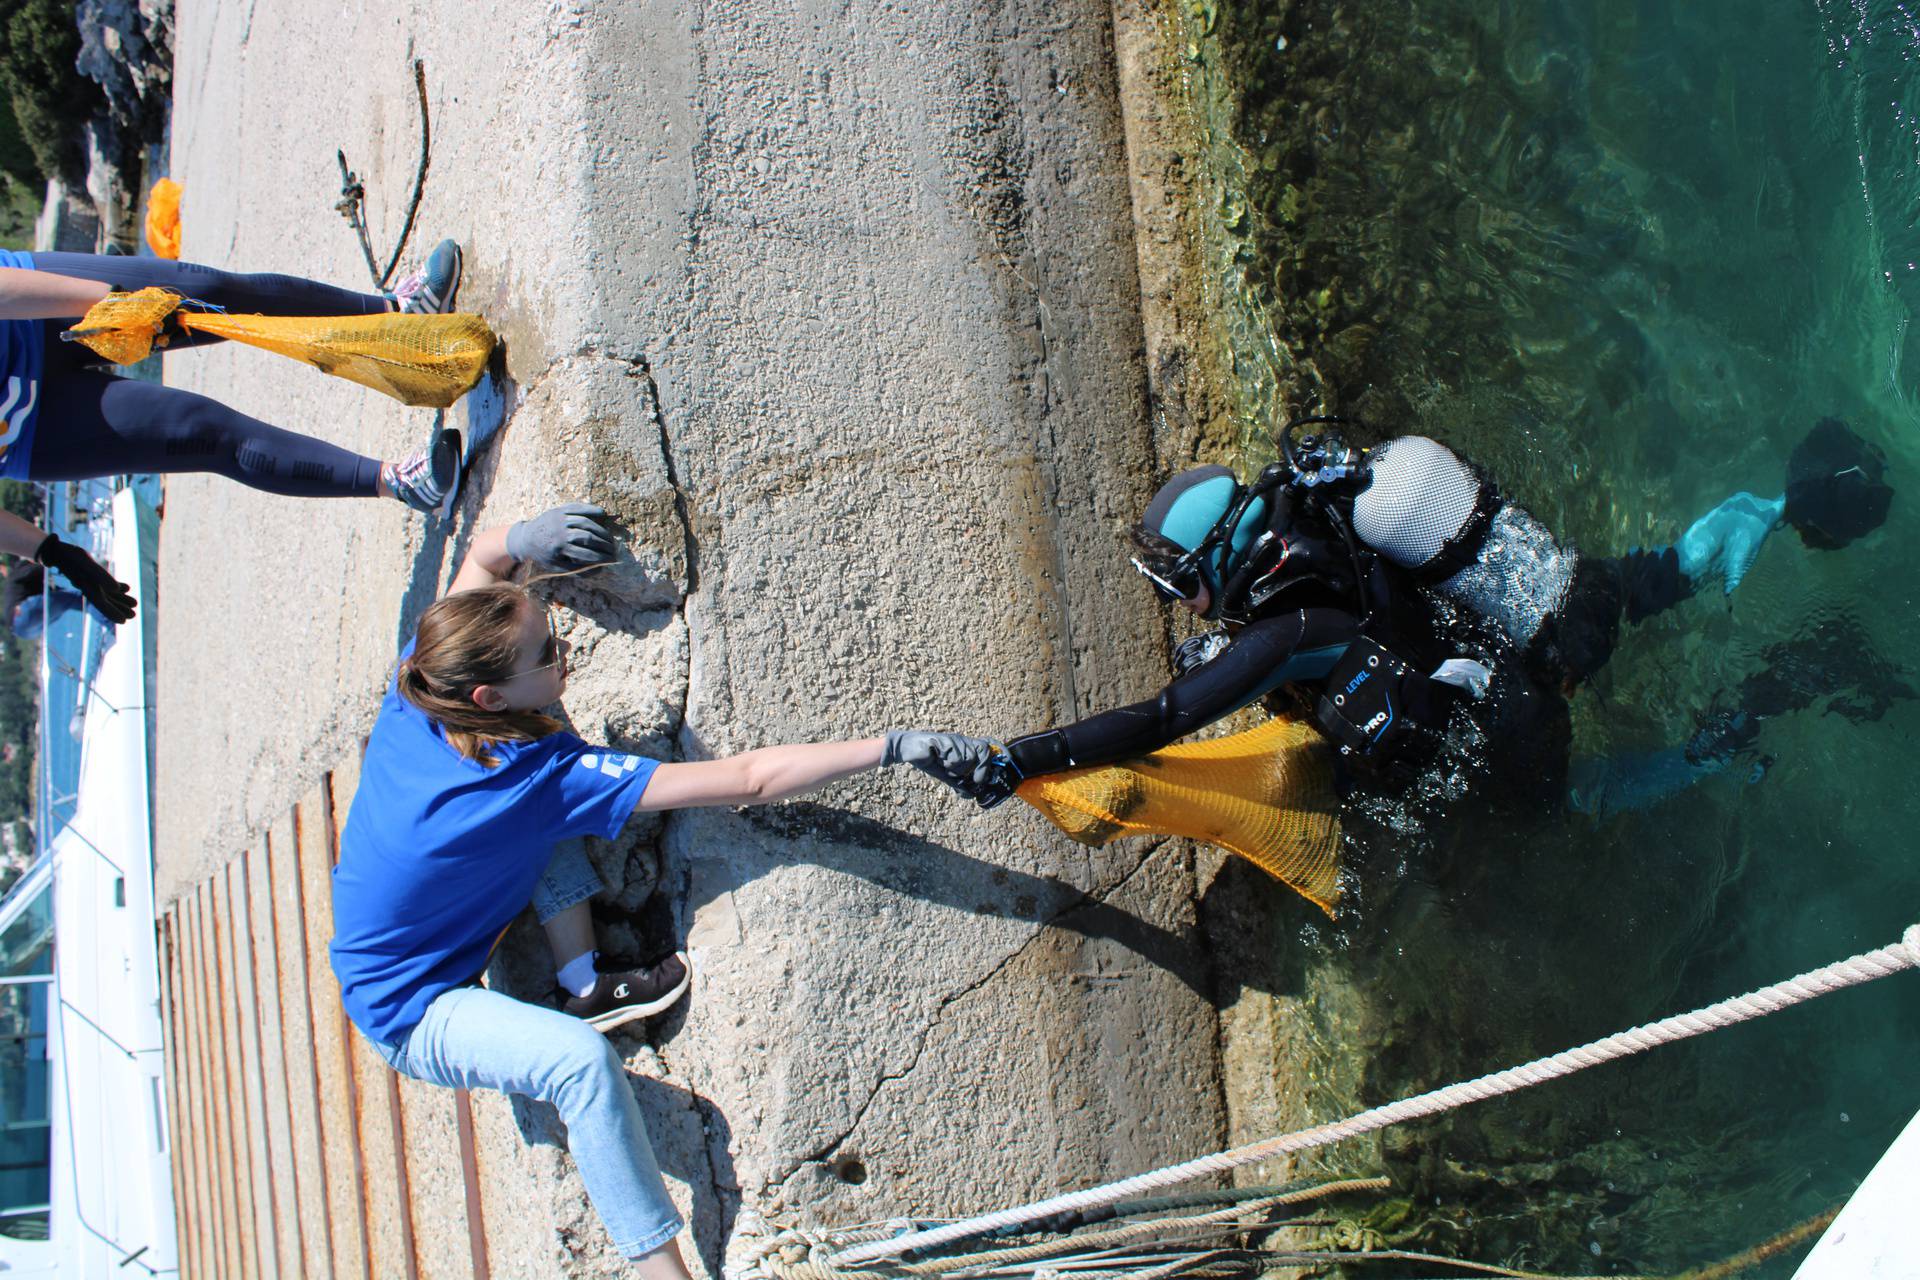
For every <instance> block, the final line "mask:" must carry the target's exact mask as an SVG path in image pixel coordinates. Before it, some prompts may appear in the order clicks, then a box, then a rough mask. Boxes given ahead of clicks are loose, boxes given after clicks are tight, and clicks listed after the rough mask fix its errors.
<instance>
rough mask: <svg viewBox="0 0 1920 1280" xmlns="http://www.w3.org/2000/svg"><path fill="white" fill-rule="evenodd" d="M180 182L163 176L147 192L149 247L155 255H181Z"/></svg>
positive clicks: (169, 256)
mask: <svg viewBox="0 0 1920 1280" xmlns="http://www.w3.org/2000/svg"><path fill="white" fill-rule="evenodd" d="M180 194H181V188H180V184H179V183H177V182H175V181H174V180H173V179H172V178H162V179H160V181H158V182H156V183H154V184H153V190H151V191H149V192H147V247H148V248H149V249H152V250H153V252H154V254H155V256H157V257H161V258H178V257H179V256H180Z"/></svg>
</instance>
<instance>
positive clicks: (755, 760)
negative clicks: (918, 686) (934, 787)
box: [635, 738, 887, 810]
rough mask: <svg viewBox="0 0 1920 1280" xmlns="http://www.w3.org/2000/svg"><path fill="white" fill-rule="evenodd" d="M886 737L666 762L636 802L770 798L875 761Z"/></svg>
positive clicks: (647, 805)
mask: <svg viewBox="0 0 1920 1280" xmlns="http://www.w3.org/2000/svg"><path fill="white" fill-rule="evenodd" d="M886 741H887V740H886V739H885V738H860V739H857V740H855V741H852V742H801V743H794V744H791V745H789V746H781V747H762V748H761V749H760V750H758V751H746V752H742V753H741V754H739V755H737V756H728V757H727V758H726V759H724V760H699V761H692V762H689V763H686V764H663V765H661V766H660V767H659V768H658V769H656V770H654V773H653V780H652V781H651V782H649V783H647V789H646V792H645V793H644V794H643V795H642V796H641V797H640V803H639V804H638V805H637V806H635V808H636V809H639V810H656V809H691V808H695V807H698V806H701V805H735V804H771V803H772V802H773V801H775V800H785V799H786V798H787V797H789V796H797V795H799V794H801V793H802V792H805V791H811V790H813V789H814V788H815V787H819V786H824V785H825V784H827V783H829V782H832V781H834V780H835V779H836V778H845V777H849V776H851V775H852V774H856V773H864V772H866V771H867V770H868V769H872V768H875V767H877V766H878V765H879V764H880V763H881V758H882V756H883V754H884V753H885V751H886Z"/></svg>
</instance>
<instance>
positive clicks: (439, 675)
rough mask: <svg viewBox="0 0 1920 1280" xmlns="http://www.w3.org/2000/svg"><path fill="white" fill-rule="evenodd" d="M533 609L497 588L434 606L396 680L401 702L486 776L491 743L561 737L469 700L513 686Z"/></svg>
mask: <svg viewBox="0 0 1920 1280" xmlns="http://www.w3.org/2000/svg"><path fill="white" fill-rule="evenodd" d="M538 607H539V605H538V604H537V603H536V602H535V601H534V599H533V597H532V596H530V595H529V594H528V593H527V590H526V588H525V587H522V586H519V585H517V584H515V583H511V582H496V583H493V584H490V585H488V586H484V587H475V588H473V589H472V590H469V591H462V592H459V593H457V594H455V595H450V596H447V597H445V598H443V599H440V600H436V601H434V603H433V604H431V605H430V606H428V608H427V611H426V612H425V613H423V614H422V615H421V616H420V626H419V628H418V630H417V631H416V632H415V633H414V646H413V655H412V656H411V657H409V658H408V659H407V660H406V661H405V662H402V663H401V664H400V671H399V674H398V675H397V677H396V679H395V684H396V686H397V688H398V689H399V693H400V696H401V697H402V698H404V699H406V700H407V703H408V704H409V705H411V706H412V707H414V708H415V709H416V710H418V711H419V712H420V713H421V714H422V715H424V716H426V717H427V718H428V719H429V720H432V721H433V722H434V723H435V724H437V725H439V726H440V728H441V730H442V731H443V732H444V733H445V734H446V735H447V742H448V743H449V744H450V745H451V746H452V747H453V749H454V750H455V751H458V752H459V753H460V754H461V755H463V756H465V757H466V758H467V759H469V760H475V761H478V762H479V763H481V764H483V765H485V766H487V767H488V768H489V769H491V768H493V767H494V766H495V765H497V764H499V763H500V761H499V758H498V757H497V756H495V755H493V754H492V752H491V751H489V750H488V748H489V747H490V746H492V745H493V744H494V743H496V742H531V741H533V740H534V739H536V738H544V737H546V736H547V735H548V734H551V733H557V732H559V730H560V722H559V721H557V720H555V719H554V718H553V717H552V716H544V715H541V714H540V713H539V712H537V711H488V710H487V709H486V708H485V707H482V706H481V705H480V704H479V703H477V702H475V701H474V700H473V691H474V690H475V689H477V688H479V687H480V686H481V685H483V684H502V683H504V682H506V681H508V680H511V679H512V678H513V674H514V671H513V669H514V666H515V665H516V664H517V663H518V662H519V660H520V658H519V653H518V651H517V646H518V643H519V634H520V627H521V624H522V623H523V621H524V620H525V618H526V616H527V611H528V610H529V609H536V608H538Z"/></svg>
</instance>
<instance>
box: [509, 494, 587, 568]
mask: <svg viewBox="0 0 1920 1280" xmlns="http://www.w3.org/2000/svg"><path fill="white" fill-rule="evenodd" d="M606 520H607V513H606V511H605V510H603V509H602V508H600V507H596V506H594V505H593V504H592V503H590V502H563V503H561V504H560V505H559V506H557V507H554V508H553V509H552V510H550V511H542V512H541V513H540V514H539V515H537V516H535V517H533V519H531V520H522V521H521V522H520V523H519V524H516V525H514V526H513V527H512V528H510V529H508V530H507V554H508V555H510V556H512V557H513V558H514V559H515V560H537V561H538V562H540V563H541V564H544V565H546V566H547V567H549V568H552V569H590V568H592V567H593V566H594V565H599V564H608V563H610V562H611V561H612V560H613V535H612V534H611V533H610V532H609V531H608V529H607V524H606Z"/></svg>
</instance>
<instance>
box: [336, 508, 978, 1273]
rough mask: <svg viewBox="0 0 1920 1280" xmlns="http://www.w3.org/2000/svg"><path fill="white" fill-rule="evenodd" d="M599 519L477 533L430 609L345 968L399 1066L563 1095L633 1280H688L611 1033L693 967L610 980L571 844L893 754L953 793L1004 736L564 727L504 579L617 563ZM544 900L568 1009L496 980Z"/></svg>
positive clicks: (397, 680) (351, 871)
mask: <svg viewBox="0 0 1920 1280" xmlns="http://www.w3.org/2000/svg"><path fill="white" fill-rule="evenodd" d="M604 517H605V513H604V512H602V511H601V510H600V509H599V508H597V507H591V506H587V505H585V504H581V503H572V504H568V505H566V506H562V507H556V508H554V509H553V510H551V511H548V512H546V513H544V514H543V515H540V516H537V517H535V518H534V519H532V520H526V521H522V522H521V523H519V524H516V525H513V526H512V527H510V528H495V529H488V530H486V531H484V532H482V533H480V534H479V535H478V536H477V537H475V539H474V541H473V546H472V549H471V550H470V551H469V552H468V553H467V556H466V560H465V562H464V563H463V564H462V565H461V567H460V572H459V573H458V575H457V576H456V577H455V578H454V580H453V585H452V588H451V589H450V591H449V593H448V594H447V595H446V596H445V597H444V598H443V599H441V600H439V601H437V602H435V603H434V604H433V605H431V606H430V607H429V608H428V609H427V610H426V612H425V613H424V614H423V615H422V616H421V619H420V624H419V627H418V628H417V630H416V632H415V635H414V639H413V641H412V642H411V643H410V644H409V645H408V646H407V647H406V649H405V650H404V651H403V652H402V654H401V661H400V666H399V670H398V671H397V672H396V674H395V677H394V681H393V683H392V685H390V686H389V688H388V690H387V694H386V698H385V700H384V701H383V702H382V704H381V707H380V715H379V718H378V720H377V721H376V722H375V723H374V727H373V733H372V735H371V737H370V738H369V739H368V741H367V750H366V756H365V759H364V762H363V763H362V765H361V774H360V786H359V790H358V792H357V793H356V794H355V796H354V799H353V805H352V808H351V809H350V811H349V813H348V815H347V823H346V826H345V828H344V829H343V830H342V832H341V836H340V860H339V863H338V865H337V866H336V867H335V869H334V876H333V920H334V939H333V946H332V957H333V968H334V972H335V974H336V975H338V977H339V979H340V988H341V997H342V1001H343V1003H344V1004H345V1006H346V1010H347V1013H348V1015H349V1016H350V1017H351V1018H352V1019H353V1022H354V1025H355V1026H357V1027H358V1028H359V1029H360V1031H361V1032H362V1033H364V1034H365V1035H366V1036H367V1038H368V1039H369V1040H370V1041H372V1043H373V1045H374V1047H375V1048H376V1049H377V1050H378V1051H379V1053H380V1054H381V1056H382V1057H384V1058H385V1059H386V1060H387V1062H389V1063H390V1064H392V1066H393V1067H394V1069H395V1070H397V1071H399V1072H401V1073H403V1074H405V1075H409V1076H413V1077H414V1078H416V1079H420V1080H425V1081H428V1082H429V1083H433V1084H439V1085H444V1086H448V1087H451V1088H479V1087H485V1088H491V1089H499V1090H501V1091H503V1092H507V1093H518V1094H523V1095H526V1096H528V1097H533V1098H540V1099H544V1100H545V1101H548V1102H551V1103H553V1105H554V1106H555V1107H556V1108H557V1109H558V1110H559V1112H560V1116H561V1118H562V1119H563V1120H565V1121H566V1125H567V1138H568V1146H569V1147H570V1149H571V1150H572V1152H573V1157H574V1161H575V1163H576V1164H578V1165H579V1168H580V1178H581V1181H582V1182H584V1183H585V1184H586V1188H587V1193H588V1195H589V1196H590V1197H591V1198H592V1200H593V1203H594V1207H595V1208H596V1209H597V1210H598V1211H599V1213H600V1218H601V1220H602V1221H603V1222H604V1223H605V1224H606V1227H607V1231H608V1234H609V1235H610V1236H611V1237H612V1240H613V1244H614V1246H615V1248H617V1249H618V1250H619V1251H620V1252H621V1253H622V1254H623V1255H625V1256H627V1257H630V1258H637V1259H639V1260H640V1261H639V1263H638V1267H637V1274H638V1275H640V1276H643V1277H650V1278H671V1280H685V1278H686V1277H687V1274H688V1273H687V1270H686V1266H685V1263H684V1262H683V1261H682V1259H681V1257H680V1253H679V1249H678V1247H677V1246H676V1245H675V1243H674V1236H675V1235H677V1234H678V1232H679V1231H680V1228H681V1220H680V1216H679V1214H678V1212H677V1211H676V1210H675V1209H674V1207H673V1203H672V1201H671V1200H669V1199H668V1197H667V1192H666V1186H665V1184H664V1183H663V1182H662V1180H661V1177H660V1172H659V1169H658V1168H657V1166H656V1165H655V1163H654V1158H653V1150H652V1147H651V1145H650V1144H649V1142H648V1141H647V1134H646V1129H645V1128H644V1126H643V1125H642V1123H641V1117H640V1111H639V1107H638V1106H637V1104H636V1103H635V1101H634V1097H633V1091H632V1089H631V1088H630V1087H629V1085H628V1083H627V1079H626V1074H625V1068H624V1066H623V1064H622V1062H621V1059H620V1055H619V1054H617V1053H616V1052H614V1050H613V1049H612V1048H611V1047H610V1046H609V1045H608V1043H607V1041H606V1040H605V1038H604V1037H603V1035H602V1032H604V1031H608V1030H611V1029H612V1028H614V1027H617V1026H620V1025H622V1024H623V1023H627V1022H630V1021H633V1020H635V1019H638V1018H644V1017H647V1016H650V1015H652V1014H656V1013H659V1012H661V1011H662V1010H664V1009H667V1008H669V1007H670V1006H671V1005H673V1004H674V1003H675V1002H676V1001H677V1000H678V999H679V998H680V997H681V995H682V994H683V993H684V992H685V991H686V990H687V987H688V984H689V982H690V980H691V976H692V975H691V973H690V971H689V968H688V963H687V957H686V955H685V954H683V953H678V952H676V953H674V954H673V955H670V956H668V957H667V958H665V959H663V960H661V961H659V962H657V963H655V964H652V965H649V966H646V967H643V968H641V969H637V970H631V971H626V972H599V971H598V966H597V963H596V961H597V954H596V952H595V951H594V949H593V944H594V939H593V925H592V918H591V916H590V915H589V913H588V906H587V899H588V898H589V897H590V896H591V895H592V894H593V893H595V892H596V891H598V890H599V889H600V887H601V885H600V882H599V880H598V879H597V878H596V877H595V875H594V873H593V870H592V867H591V866H590V865H589V864H588V863H587V861H586V859H585V857H584V856H583V855H582V853H581V851H580V849H579V845H578V841H577V837H580V836H586V835H596V836H601V837H604V838H607V839H611V838H613V837H615V836H617V835H618V834H619V833H620V829H621V827H622V826H624V825H625V824H626V821H627V819H628V817H629V816H630V815H631V814H632V813H634V812H635V811H636V810H641V809H645V810H659V809H678V808H687V807H691V806H695V805H741V804H763V803H767V802H770V801H775V800H781V799H784V798H786V797H788V796H792V795H797V794H799V793H801V792H803V791H808V790H811V789H812V788H814V787H817V786H819V785H821V784H822V783H825V782H830V781H832V780H834V779H835V778H844V777H846V776H848V775H850V774H855V773H860V772H862V771H864V770H867V769H871V768H874V767H876V766H878V765H883V764H895V763H909V764H913V765H915V766H916V767H918V768H920V769H921V770H923V771H924V772H927V773H929V774H931V775H933V776H934V777H937V778H940V779H941V780H942V781H945V782H948V783H949V784H952V783H953V782H955V781H956V780H959V779H962V778H969V777H971V776H972V775H973V774H974V773H975V772H976V771H984V770H985V768H986V766H987V761H988V760H989V758H990V757H991V755H992V752H993V747H992V744H990V743H987V742H984V741H981V740H979V739H973V738H963V737H960V736H958V735H954V734H940V733H928V732H925V731H920V730H910V731H909V730H895V731H894V732H892V733H889V734H887V735H885V736H884V737H874V738H864V739H861V740H859V741H854V742H819V743H807V744H800V745H793V746H779V747H766V748H763V749H761V750H758V751H749V752H746V753H744V754H742V755H737V756H732V757H729V758H727V759H724V760H705V761H689V762H686V763H659V762H656V761H653V760H648V759H645V758H643V757H640V756H636V755H630V754H628V753H626V752H622V751H618V750H615V749H613V748H610V747H596V746H589V745H588V744H586V743H584V742H582V741H581V740H580V739H579V738H577V737H575V736H574V735H573V734H571V733H567V732H565V731H564V730H563V729H562V728H561V726H560V724H559V722H558V721H556V720H554V719H553V718H552V717H550V716H548V715H547V714H546V713H545V712H544V711H543V710H542V708H545V707H548V706H551V705H552V704H553V703H555V702H557V701H558V700H559V698H560V696H561V694H562V693H563V692H565V689H566V683H567V644H566V642H565V641H563V640H561V639H559V638H558V637H557V636H556V634H555V633H554V630H553V624H552V619H551V617H550V614H549V611H548V608H547V606H545V605H543V604H542V603H541V602H540V601H539V600H537V599H536V598H535V597H534V596H532V595H531V594H529V593H528V592H527V590H526V589H525V588H524V587H522V586H519V585H516V584H515V583H513V582H510V581H508V580H507V575H508V574H509V573H511V572H512V571H513V569H514V566H515V565H516V563H519V562H522V561H531V562H536V563H539V564H542V565H545V566H548V567H550V568H555V569H561V570H571V569H579V568H585V567H591V566H593V565H596V564H602V563H605V562H606V561H608V560H610V559H612V555H613V547H612V543H611V541H610V540H609V537H608V534H607V530H606V528H605V526H604V524H603V523H602V522H603V520H604ZM982 776H984V772H982ZM529 903H531V904H532V905H533V907H534V909H535V912H536V914H537V915H538V917H539V919H540V922H541V924H542V925H543V926H544V927H545V930H546V934H547V940H548V942H549V944H550V945H551V947H552V950H553V955H554V965H555V969H556V972H557V977H558V980H559V983H560V985H561V987H562V988H564V989H565V990H566V991H567V993H568V994H569V996H570V997H571V998H570V999H568V1000H567V1002H566V1007H565V1011H564V1012H562V1011H559V1010H555V1009H551V1008H546V1007H542V1006H539V1005H533V1004H528V1003H526V1002H524V1001H520V1000H515V999H513V998H511V997H509V996H506V995H503V994H501V993H499V992H496V991H489V990H487V989H485V988H484V987H481V986H480V985H479V977H480V974H481V971H482V970H483V969H484V968H485V967H486V963H487V957H488V954H489V953H490V952H491V950H492V948H493V945H494V943H495V942H496V941H497V940H498V938H499V936H500V933H501V931H502V930H504V929H505V928H506V926H507V924H508V923H509V922H510V921H511V920H512V919H513V918H514V916H516V915H518V914H519V912H520V911H521V910H522V909H523V908H525V907H526V906H527V905H528V904H529Z"/></svg>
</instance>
